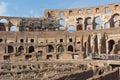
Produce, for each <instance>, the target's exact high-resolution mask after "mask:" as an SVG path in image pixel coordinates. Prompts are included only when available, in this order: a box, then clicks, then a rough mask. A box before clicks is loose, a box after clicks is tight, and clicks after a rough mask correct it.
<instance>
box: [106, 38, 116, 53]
mask: <svg viewBox="0 0 120 80" xmlns="http://www.w3.org/2000/svg"><path fill="white" fill-rule="evenodd" d="M114 44H115V41H114V40H112V39H111V40H109V41H108V50H109V52H108V53H109V54H110V52H111V51H112V50H113V45H114Z"/></svg>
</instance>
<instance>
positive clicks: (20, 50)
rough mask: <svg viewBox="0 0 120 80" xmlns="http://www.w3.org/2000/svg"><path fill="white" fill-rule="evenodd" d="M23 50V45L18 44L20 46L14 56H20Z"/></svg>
mask: <svg viewBox="0 0 120 80" xmlns="http://www.w3.org/2000/svg"><path fill="white" fill-rule="evenodd" d="M23 51H24V47H23V46H20V47H19V48H18V51H17V53H16V56H20V55H21V54H22V52H23Z"/></svg>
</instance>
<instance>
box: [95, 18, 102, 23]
mask: <svg viewBox="0 0 120 80" xmlns="http://www.w3.org/2000/svg"><path fill="white" fill-rule="evenodd" d="M100 22H101V19H100V17H99V16H97V17H95V23H97V24H99V23H100Z"/></svg>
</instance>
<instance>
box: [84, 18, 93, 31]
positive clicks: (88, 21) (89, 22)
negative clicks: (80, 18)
mask: <svg viewBox="0 0 120 80" xmlns="http://www.w3.org/2000/svg"><path fill="white" fill-rule="evenodd" d="M91 28H92V19H91V17H87V18H86V19H85V30H90V29H91Z"/></svg>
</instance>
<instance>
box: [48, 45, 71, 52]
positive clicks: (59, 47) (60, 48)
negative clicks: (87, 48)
mask: <svg viewBox="0 0 120 80" xmlns="http://www.w3.org/2000/svg"><path fill="white" fill-rule="evenodd" d="M67 50H68V51H70V52H73V46H72V45H69V46H68V49H67ZM63 51H64V47H63V45H59V46H58V53H62V52H63ZM48 52H54V47H53V46H52V45H48Z"/></svg>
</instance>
